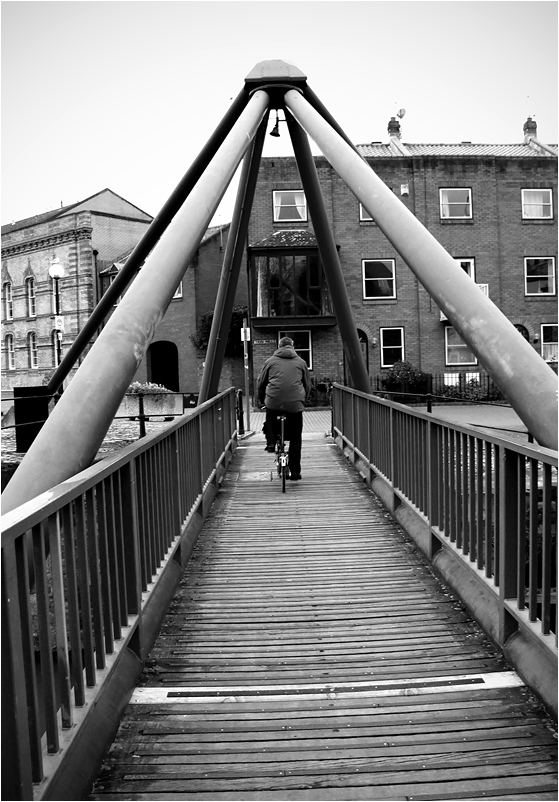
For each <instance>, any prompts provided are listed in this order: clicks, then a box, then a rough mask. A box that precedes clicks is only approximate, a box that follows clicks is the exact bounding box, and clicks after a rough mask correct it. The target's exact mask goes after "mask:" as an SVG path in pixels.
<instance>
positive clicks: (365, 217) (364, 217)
mask: <svg viewBox="0 0 559 802" xmlns="http://www.w3.org/2000/svg"><path fill="white" fill-rule="evenodd" d="M359 220H360V221H361V222H362V223H367V222H369V223H370V222H373V218H372V217H371V215H370V214H369V212H368V211H367V210H366V209H365V207H364V206H363V204H362V203H360V204H359Z"/></svg>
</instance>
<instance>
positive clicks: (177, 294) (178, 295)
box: [171, 279, 182, 301]
mask: <svg viewBox="0 0 559 802" xmlns="http://www.w3.org/2000/svg"><path fill="white" fill-rule="evenodd" d="M177 298H182V279H181V280H180V281H179V286H178V287H177V289H176V290H175V294H174V295H173V297H172V298H171V300H172V301H176V300H177Z"/></svg>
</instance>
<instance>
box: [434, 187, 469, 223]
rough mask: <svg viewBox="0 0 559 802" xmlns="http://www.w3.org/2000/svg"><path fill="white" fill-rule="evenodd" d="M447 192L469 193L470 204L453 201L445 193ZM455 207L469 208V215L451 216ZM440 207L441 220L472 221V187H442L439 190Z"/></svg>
mask: <svg viewBox="0 0 559 802" xmlns="http://www.w3.org/2000/svg"><path fill="white" fill-rule="evenodd" d="M447 192H467V193H468V202H467V203H466V204H465V203H464V202H463V201H460V202H458V201H451V200H449V199H448V196H447V197H445V196H444V194H443V193H447ZM453 206H468V207H469V214H450V211H451V209H452V207H453ZM439 207H440V216H441V220H471V219H472V217H473V202H472V190H471V188H470V187H441V188H440V189H439Z"/></svg>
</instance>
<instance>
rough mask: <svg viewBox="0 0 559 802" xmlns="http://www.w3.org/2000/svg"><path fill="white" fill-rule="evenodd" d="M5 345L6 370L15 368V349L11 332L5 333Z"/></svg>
mask: <svg viewBox="0 0 559 802" xmlns="http://www.w3.org/2000/svg"><path fill="white" fill-rule="evenodd" d="M4 343H5V346H6V366H7V367H6V370H15V369H16V349H15V342H14V335H13V334H6V339H5V340H4Z"/></svg>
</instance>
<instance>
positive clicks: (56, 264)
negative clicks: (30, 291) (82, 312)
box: [49, 256, 64, 365]
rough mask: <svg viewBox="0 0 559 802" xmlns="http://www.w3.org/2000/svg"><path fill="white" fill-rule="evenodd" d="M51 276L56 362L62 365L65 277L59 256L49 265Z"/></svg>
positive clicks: (54, 257)
mask: <svg viewBox="0 0 559 802" xmlns="http://www.w3.org/2000/svg"><path fill="white" fill-rule="evenodd" d="M49 276H50V277H51V278H52V280H53V282H54V314H55V320H54V327H55V339H56V364H57V365H60V362H61V360H62V332H63V329H64V324H63V320H62V318H61V317H60V279H61V278H64V267H63V266H62V263H61V261H60V259H59V258H58V256H53V257H52V259H51V263H50V267H49Z"/></svg>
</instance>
